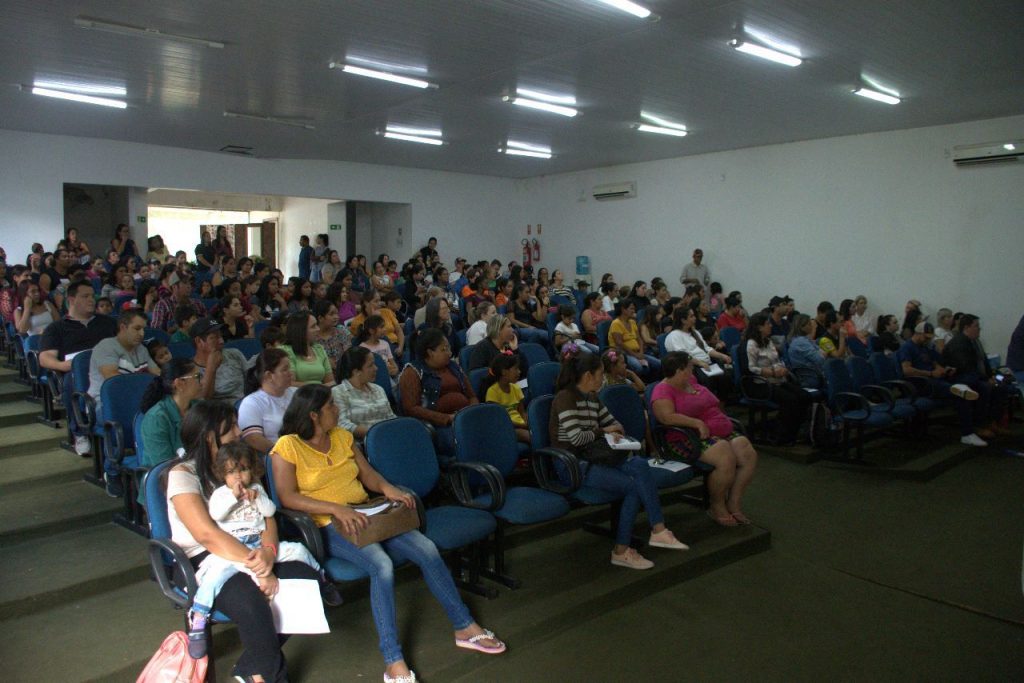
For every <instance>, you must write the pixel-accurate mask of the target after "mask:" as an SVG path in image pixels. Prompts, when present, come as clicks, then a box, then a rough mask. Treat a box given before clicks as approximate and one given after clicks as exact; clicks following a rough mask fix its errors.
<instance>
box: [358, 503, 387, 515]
mask: <svg viewBox="0 0 1024 683" xmlns="http://www.w3.org/2000/svg"><path fill="white" fill-rule="evenodd" d="M390 507H391V503H381V504H380V505H374V506H373V507H372V508H359V512H362V513H363V514H364V515H366V516H367V517H370V516H372V515H378V514H380V513H382V512H384V511H385V510H387V509H388V508H390Z"/></svg>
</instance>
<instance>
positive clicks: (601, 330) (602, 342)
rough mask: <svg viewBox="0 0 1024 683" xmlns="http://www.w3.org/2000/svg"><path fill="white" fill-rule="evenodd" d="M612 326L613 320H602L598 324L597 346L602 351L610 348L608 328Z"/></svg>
mask: <svg viewBox="0 0 1024 683" xmlns="http://www.w3.org/2000/svg"><path fill="white" fill-rule="evenodd" d="M611 327H612V321H611V320H602V321H601V322H599V323H598V324H597V347H598V349H599V350H600V351H601V353H604V352H605V349H607V348H608V330H610V329H611Z"/></svg>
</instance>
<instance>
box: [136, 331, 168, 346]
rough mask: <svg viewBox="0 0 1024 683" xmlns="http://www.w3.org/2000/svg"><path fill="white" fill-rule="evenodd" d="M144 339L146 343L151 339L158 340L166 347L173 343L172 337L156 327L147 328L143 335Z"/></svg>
mask: <svg viewBox="0 0 1024 683" xmlns="http://www.w3.org/2000/svg"><path fill="white" fill-rule="evenodd" d="M142 338H143V339H145V340H146V341H149V340H150V339H156V340H157V341H159V342H160V343H161V344H163V345H164V346H167V345H168V344H170V343H171V335H169V334H167V333H166V332H164V331H163V330H161V329H157V328H155V327H147V328H146V330H145V331H144V332H143V333H142Z"/></svg>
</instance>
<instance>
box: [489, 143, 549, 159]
mask: <svg viewBox="0 0 1024 683" xmlns="http://www.w3.org/2000/svg"><path fill="white" fill-rule="evenodd" d="M498 151H499V152H502V153H504V154H510V155H512V156H520V157H533V158H534V159H550V158H551V156H552V154H551V148H550V147H542V146H540V145H534V144H531V143H529V142H519V141H518V140H509V141H508V142H506V143H505V146H504V147H501V148H499V149H498Z"/></svg>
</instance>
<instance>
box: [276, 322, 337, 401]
mask: <svg viewBox="0 0 1024 683" xmlns="http://www.w3.org/2000/svg"><path fill="white" fill-rule="evenodd" d="M319 337H320V326H319V325H317V322H316V317H315V316H314V315H313V314H312V313H310V312H309V311H299V312H298V313H292V314H291V315H289V316H288V322H287V323H286V324H285V328H284V341H285V344H284V346H282V347H281V350H282V351H284V352H285V353H286V354H288V360H289V361H290V362H291V364H292V373H293V374H294V375H295V377H294V378H292V386H296V387H301V386H302V385H303V384H310V383H314V382H315V383H323V384H326V385H327V386H333V385H334V372H333V371H332V370H331V361H330V359H329V358H328V357H327V351H325V350H324V347H323V346H321V345H320V343H319V341H318V339H319Z"/></svg>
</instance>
